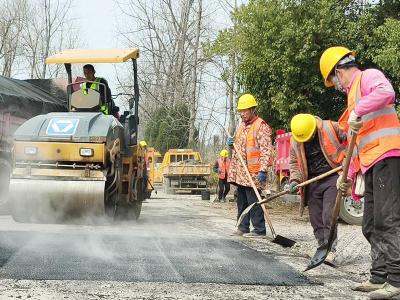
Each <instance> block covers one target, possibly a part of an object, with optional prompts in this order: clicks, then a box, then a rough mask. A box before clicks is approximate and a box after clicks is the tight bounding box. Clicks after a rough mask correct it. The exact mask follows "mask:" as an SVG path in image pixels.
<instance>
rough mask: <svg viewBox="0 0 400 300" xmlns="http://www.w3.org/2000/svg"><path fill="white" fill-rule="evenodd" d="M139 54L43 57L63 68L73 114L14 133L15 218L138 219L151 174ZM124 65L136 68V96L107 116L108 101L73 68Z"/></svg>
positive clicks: (41, 119)
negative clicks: (142, 142)
mask: <svg viewBox="0 0 400 300" xmlns="http://www.w3.org/2000/svg"><path fill="white" fill-rule="evenodd" d="M138 57H139V50H138V49H97V50H89V49H69V50H65V51H62V52H61V53H58V54H55V55H53V56H50V57H48V58H47V59H46V63H47V64H64V66H65V69H66V71H67V74H68V86H67V95H68V99H67V100H68V112H53V113H48V114H45V115H39V116H36V117H34V118H32V119H30V120H28V121H26V122H25V123H23V124H22V125H21V126H20V127H19V128H18V129H17V131H16V132H15V135H14V149H13V172H12V176H11V179H10V204H11V212H12V217H13V218H14V220H15V221H17V222H24V223H29V222H33V223H64V222H66V221H70V220H85V221H86V220H87V221H90V220H96V219H97V218H99V217H105V218H106V219H109V218H112V219H124V220H131V219H138V218H139V216H140V212H141V208H142V201H143V199H144V192H145V186H144V178H145V176H143V175H144V172H146V170H145V160H144V156H145V151H144V149H143V148H141V147H140V146H139V145H138V141H137V131H138V125H139V116H138V103H139V88H138V75H137V73H138V71H137V59H138ZM127 61H131V62H132V67H133V72H132V74H133V93H132V94H131V95H130V96H129V109H128V110H127V111H124V112H123V113H122V114H119V113H118V114H114V115H113V111H110V110H108V112H107V113H104V110H103V108H104V106H105V105H108V104H109V103H111V102H110V99H107V98H106V95H104V94H105V93H103V94H102V93H101V89H99V88H87V86H88V85H87V82H88V81H87V80H85V81H82V82H79V81H74V82H72V71H71V70H72V67H71V65H72V64H88V63H122V62H127ZM95 84H97V85H96V87H98V85H100V84H102V83H99V82H96V83H95ZM103 91H104V89H103ZM112 103H113V102H112Z"/></svg>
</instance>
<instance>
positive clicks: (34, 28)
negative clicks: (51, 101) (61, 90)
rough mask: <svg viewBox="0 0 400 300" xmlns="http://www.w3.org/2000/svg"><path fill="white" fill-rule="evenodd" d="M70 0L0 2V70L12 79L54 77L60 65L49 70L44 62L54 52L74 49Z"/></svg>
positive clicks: (7, 0) (76, 36)
mask: <svg viewBox="0 0 400 300" xmlns="http://www.w3.org/2000/svg"><path fill="white" fill-rule="evenodd" d="M72 3H73V0H52V1H50V0H16V1H11V0H6V1H3V2H2V3H0V9H1V11H2V12H3V13H2V15H1V16H0V71H1V74H2V75H4V76H7V77H11V76H13V75H15V74H16V73H18V72H21V73H23V74H24V75H25V76H26V77H29V78H47V77H56V76H57V75H58V71H59V70H60V68H62V66H60V65H54V66H52V67H51V68H49V67H48V66H47V65H46V64H45V59H46V57H48V56H49V55H50V54H52V53H54V52H59V51H61V50H63V49H66V48H75V47H76V46H77V45H78V44H79V43H80V42H79V35H78V31H77V30H76V29H74V28H73V25H72V20H73V19H72V17H71V15H70V8H71V5H72Z"/></svg>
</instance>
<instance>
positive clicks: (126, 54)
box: [46, 48, 139, 64]
mask: <svg viewBox="0 0 400 300" xmlns="http://www.w3.org/2000/svg"><path fill="white" fill-rule="evenodd" d="M138 57H139V49H137V48H132V49H67V50H64V51H62V52H60V53H57V54H54V55H52V56H50V57H48V58H46V64H86V63H122V62H125V61H127V60H128V59H131V58H134V59H136V58H138Z"/></svg>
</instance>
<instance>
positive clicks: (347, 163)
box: [328, 133, 357, 252]
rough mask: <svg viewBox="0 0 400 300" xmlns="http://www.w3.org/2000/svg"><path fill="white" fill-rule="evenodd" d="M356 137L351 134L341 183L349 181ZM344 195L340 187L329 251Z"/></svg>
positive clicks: (330, 246) (330, 234)
mask: <svg viewBox="0 0 400 300" xmlns="http://www.w3.org/2000/svg"><path fill="white" fill-rule="evenodd" d="M356 139H357V134H356V133H353V135H352V136H351V139H350V145H349V147H348V148H347V151H346V158H345V159H344V163H343V173H342V178H341V181H340V184H342V183H344V182H346V181H347V174H348V172H349V167H350V161H351V156H352V155H353V149H354V146H355V144H356ZM342 197H343V195H342V191H341V190H340V189H339V190H338V191H337V194H336V202H335V208H334V210H333V212H332V221H331V230H330V232H329V240H328V252H329V251H330V250H331V248H332V244H333V239H334V236H335V231H336V225H337V221H338V216H339V211H340V204H341V202H342Z"/></svg>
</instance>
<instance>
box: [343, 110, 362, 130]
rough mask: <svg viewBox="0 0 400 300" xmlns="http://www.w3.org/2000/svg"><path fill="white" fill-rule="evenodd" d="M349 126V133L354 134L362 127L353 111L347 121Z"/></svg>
mask: <svg viewBox="0 0 400 300" xmlns="http://www.w3.org/2000/svg"><path fill="white" fill-rule="evenodd" d="M347 123H348V124H349V127H350V128H351V131H353V132H354V133H358V131H359V130H360V128H361V127H362V126H363V122H362V121H361V118H360V117H359V116H357V115H356V113H355V112H354V110H352V111H351V113H350V116H349V120H348V121H347Z"/></svg>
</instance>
